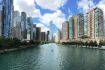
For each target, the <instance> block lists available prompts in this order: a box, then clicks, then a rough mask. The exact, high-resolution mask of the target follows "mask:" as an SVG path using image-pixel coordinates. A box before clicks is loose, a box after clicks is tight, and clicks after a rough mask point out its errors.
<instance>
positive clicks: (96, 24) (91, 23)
mask: <svg viewBox="0 0 105 70" xmlns="http://www.w3.org/2000/svg"><path fill="white" fill-rule="evenodd" d="M87 30H88V31H87V35H88V36H89V37H90V38H91V39H99V38H103V37H104V19H103V11H102V10H101V9H99V8H97V7H96V8H94V9H92V10H91V11H89V12H88V13H87Z"/></svg>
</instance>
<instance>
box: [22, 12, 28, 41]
mask: <svg viewBox="0 0 105 70" xmlns="http://www.w3.org/2000/svg"><path fill="white" fill-rule="evenodd" d="M26 24H27V16H26V13H25V12H21V34H22V40H25V39H27V30H26Z"/></svg>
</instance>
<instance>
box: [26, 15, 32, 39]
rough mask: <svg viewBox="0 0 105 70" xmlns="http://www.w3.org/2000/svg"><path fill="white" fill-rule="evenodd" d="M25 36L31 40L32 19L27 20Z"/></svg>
mask: <svg viewBox="0 0 105 70" xmlns="http://www.w3.org/2000/svg"><path fill="white" fill-rule="evenodd" d="M27 35H30V40H33V20H32V17H28V18H27Z"/></svg>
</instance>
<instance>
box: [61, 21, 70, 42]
mask: <svg viewBox="0 0 105 70" xmlns="http://www.w3.org/2000/svg"><path fill="white" fill-rule="evenodd" d="M68 39H69V22H68V21H65V22H64V23H63V24H62V40H63V41H66V40H68Z"/></svg>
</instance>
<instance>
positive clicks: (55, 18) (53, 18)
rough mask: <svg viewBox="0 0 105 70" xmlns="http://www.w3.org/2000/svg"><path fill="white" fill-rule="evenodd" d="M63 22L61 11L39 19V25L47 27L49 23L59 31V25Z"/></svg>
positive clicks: (63, 16) (63, 15)
mask: <svg viewBox="0 0 105 70" xmlns="http://www.w3.org/2000/svg"><path fill="white" fill-rule="evenodd" d="M65 20H66V18H65V14H64V13H63V12H62V11H61V10H57V11H55V12H54V13H46V14H44V15H43V16H42V17H41V18H40V22H41V23H43V24H45V25H47V26H50V23H52V24H54V25H55V26H56V27H57V28H58V29H61V27H62V26H61V25H62V23H63V22H64V21H65Z"/></svg>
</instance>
